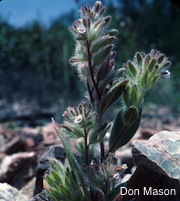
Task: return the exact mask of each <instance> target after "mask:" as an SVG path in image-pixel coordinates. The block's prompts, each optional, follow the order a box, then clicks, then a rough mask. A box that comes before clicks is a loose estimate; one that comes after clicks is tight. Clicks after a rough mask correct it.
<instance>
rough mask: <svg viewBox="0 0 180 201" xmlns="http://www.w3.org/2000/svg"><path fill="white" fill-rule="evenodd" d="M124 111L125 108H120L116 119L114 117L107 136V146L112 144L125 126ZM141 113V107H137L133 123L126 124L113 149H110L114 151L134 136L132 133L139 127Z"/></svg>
mask: <svg viewBox="0 0 180 201" xmlns="http://www.w3.org/2000/svg"><path fill="white" fill-rule="evenodd" d="M125 112H126V108H122V109H121V110H120V112H119V113H118V114H117V116H116V119H115V121H114V124H113V127H112V131H111V135H110V138H109V147H111V146H112V145H113V144H114V142H115V141H116V139H117V137H118V136H119V134H120V132H121V130H122V129H123V128H124V127H125V122H124V114H125ZM141 113H142V108H138V117H137V120H136V121H135V122H134V123H132V124H130V125H129V126H127V128H126V129H125V131H124V133H123V135H122V136H121V138H120V140H119V141H118V142H117V144H116V146H115V147H114V149H113V150H112V152H115V151H116V150H117V149H118V148H120V147H122V146H123V145H125V144H126V143H127V142H129V140H130V139H131V138H132V137H133V136H134V134H135V133H136V131H137V129H138V127H139V123H140V120H141Z"/></svg>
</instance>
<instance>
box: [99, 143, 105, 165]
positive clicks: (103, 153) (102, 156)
mask: <svg viewBox="0 0 180 201" xmlns="http://www.w3.org/2000/svg"><path fill="white" fill-rule="evenodd" d="M100 148H101V162H103V160H104V158H105V151H104V142H103V140H102V141H101V142H100Z"/></svg>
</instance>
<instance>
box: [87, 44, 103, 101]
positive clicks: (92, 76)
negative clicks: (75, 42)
mask: <svg viewBox="0 0 180 201" xmlns="http://www.w3.org/2000/svg"><path fill="white" fill-rule="evenodd" d="M86 43H87V53H88V65H89V71H90V75H91V80H92V83H93V85H94V88H95V90H96V94H97V98H98V100H99V101H100V98H101V96H100V93H99V90H98V87H97V84H96V82H95V79H94V75H93V66H92V62H91V50H90V43H89V41H86Z"/></svg>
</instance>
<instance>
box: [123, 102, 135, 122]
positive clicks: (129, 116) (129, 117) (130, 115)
mask: <svg viewBox="0 0 180 201" xmlns="http://www.w3.org/2000/svg"><path fill="white" fill-rule="evenodd" d="M137 118H138V109H137V108H136V107H135V106H134V105H132V106H131V107H130V108H128V110H127V111H126V112H125V114H124V123H125V125H130V124H132V123H134V122H135V121H136V120H137Z"/></svg>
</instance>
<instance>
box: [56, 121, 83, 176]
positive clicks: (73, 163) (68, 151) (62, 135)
mask: <svg viewBox="0 0 180 201" xmlns="http://www.w3.org/2000/svg"><path fill="white" fill-rule="evenodd" d="M53 124H54V128H55V130H56V132H57V133H58V135H59V137H60V139H61V142H62V144H63V146H64V150H65V152H66V156H67V158H68V160H69V163H70V166H71V168H72V169H73V170H74V171H77V172H81V169H80V167H79V165H78V163H77V161H76V158H75V156H74V154H73V152H72V151H71V148H70V146H69V143H68V141H67V138H66V136H65V131H64V130H63V129H62V128H58V127H57V124H56V122H55V121H54V120H53Z"/></svg>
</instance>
